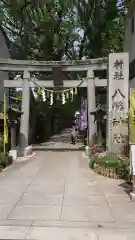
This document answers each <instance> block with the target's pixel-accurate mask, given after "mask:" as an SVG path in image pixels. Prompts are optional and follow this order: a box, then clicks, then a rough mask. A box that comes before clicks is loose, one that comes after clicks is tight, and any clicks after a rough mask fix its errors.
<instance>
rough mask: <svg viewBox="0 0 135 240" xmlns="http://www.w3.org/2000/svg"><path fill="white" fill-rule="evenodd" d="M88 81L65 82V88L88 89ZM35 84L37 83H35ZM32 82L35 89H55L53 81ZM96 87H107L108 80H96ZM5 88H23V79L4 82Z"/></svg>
mask: <svg viewBox="0 0 135 240" xmlns="http://www.w3.org/2000/svg"><path fill="white" fill-rule="evenodd" d="M87 81H91V80H87V79H86V80H84V81H83V82H82V80H64V81H63V87H64V88H75V87H77V86H78V85H79V84H81V85H80V86H79V87H87ZM34 82H35V83H34ZM34 82H33V81H30V87H31V88H34V87H37V86H40V87H45V88H54V81H53V80H49V81H46V80H37V81H34ZM95 86H96V87H106V86H107V79H96V78H95ZM4 87H5V88H12V87H13V88H23V79H18V80H4Z"/></svg>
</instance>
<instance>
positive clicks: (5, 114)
mask: <svg viewBox="0 0 135 240" xmlns="http://www.w3.org/2000/svg"><path fill="white" fill-rule="evenodd" d="M7 143H8V126H7V112H6V95H5V94H4V145H5V144H7Z"/></svg>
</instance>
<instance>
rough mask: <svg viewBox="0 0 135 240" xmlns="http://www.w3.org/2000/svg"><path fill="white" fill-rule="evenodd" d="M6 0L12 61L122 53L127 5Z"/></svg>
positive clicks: (0, 20) (104, 0)
mask: <svg viewBox="0 0 135 240" xmlns="http://www.w3.org/2000/svg"><path fill="white" fill-rule="evenodd" d="M117 2H118V1H116V0H109V1H108V0H100V1H99V0H46V1H41V0H14V1H12V0H2V1H1V10H0V11H1V12H0V25H1V28H2V30H3V31H4V33H5V35H6V38H7V42H8V46H9V49H10V51H11V54H12V57H14V58H18V59H37V60H61V59H63V58H66V59H82V58H84V57H85V58H93V57H100V56H106V55H108V53H109V52H110V51H111V52H112V51H121V50H122V42H123V38H124V22H123V20H124V15H125V7H127V5H128V2H129V0H127V1H126V2H123V1H121V2H119V3H121V5H120V4H119V6H118V4H117Z"/></svg>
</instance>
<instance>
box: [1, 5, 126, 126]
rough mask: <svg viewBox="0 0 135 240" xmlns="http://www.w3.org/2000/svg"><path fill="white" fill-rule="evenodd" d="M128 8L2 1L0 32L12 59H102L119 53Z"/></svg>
mask: <svg viewBox="0 0 135 240" xmlns="http://www.w3.org/2000/svg"><path fill="white" fill-rule="evenodd" d="M118 3H119V6H118ZM120 3H121V4H120ZM128 4H129V0H127V1H126V2H124V1H123V0H122V1H117V0H44V1H43V0H1V5H0V6H1V8H0V27H1V29H2V31H3V33H4V36H5V38H6V41H7V44H8V47H9V50H10V53H11V56H12V58H15V59H34V60H55V61H56V60H63V59H68V60H74V59H84V58H96V57H104V56H108V53H109V52H119V51H122V48H123V39H124V16H125V8H127V7H128ZM66 106H67V108H68V107H69V108H71V105H70V104H69V105H68V104H67V105H66ZM38 107H39V110H40V111H39V112H43V111H44V110H43V109H44V108H45V111H46V112H47V111H48V113H49V114H50V116H51V115H53V114H55V112H56V108H53V107H52V108H51V110H50V108H48V106H46V105H45V104H44V105H42V104H41V103H38ZM72 107H73V106H72ZM58 109H60V110H61V111H63V112H64V110H63V108H61V106H59V108H58ZM58 109H57V111H58ZM66 113H67V111H66ZM66 113H65V114H66ZM63 114H64V113H63ZM50 118H51V117H50ZM39 125H40V124H39Z"/></svg>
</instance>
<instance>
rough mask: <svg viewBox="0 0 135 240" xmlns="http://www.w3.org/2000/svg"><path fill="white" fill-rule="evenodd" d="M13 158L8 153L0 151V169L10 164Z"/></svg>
mask: <svg viewBox="0 0 135 240" xmlns="http://www.w3.org/2000/svg"><path fill="white" fill-rule="evenodd" d="M12 162H13V159H12V157H11V156H8V154H7V153H6V154H4V153H2V152H1V153H0V169H1V170H2V169H3V168H5V167H7V166H8V165H10V164H12Z"/></svg>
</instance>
